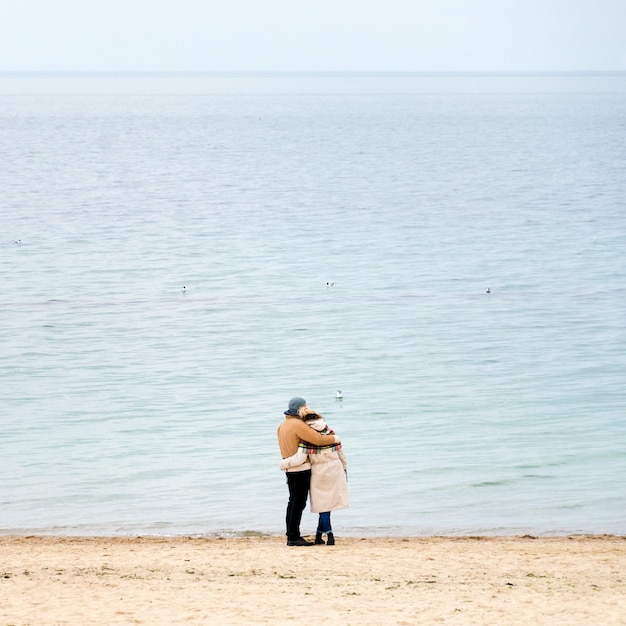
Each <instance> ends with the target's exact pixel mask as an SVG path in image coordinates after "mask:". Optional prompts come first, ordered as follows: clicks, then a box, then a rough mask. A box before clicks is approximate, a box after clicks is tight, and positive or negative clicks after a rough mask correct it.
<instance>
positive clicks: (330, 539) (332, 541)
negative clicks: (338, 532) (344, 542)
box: [326, 533, 335, 546]
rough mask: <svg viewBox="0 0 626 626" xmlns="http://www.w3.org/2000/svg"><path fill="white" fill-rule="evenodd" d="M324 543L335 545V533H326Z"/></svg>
mask: <svg viewBox="0 0 626 626" xmlns="http://www.w3.org/2000/svg"><path fill="white" fill-rule="evenodd" d="M326 545H327V546H334V545H335V535H333V534H332V533H326Z"/></svg>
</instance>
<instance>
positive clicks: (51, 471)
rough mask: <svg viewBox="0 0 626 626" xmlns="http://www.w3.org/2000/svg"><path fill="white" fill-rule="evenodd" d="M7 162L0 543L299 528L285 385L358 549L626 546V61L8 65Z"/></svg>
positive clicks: (2, 172)
mask: <svg viewBox="0 0 626 626" xmlns="http://www.w3.org/2000/svg"><path fill="white" fill-rule="evenodd" d="M0 158H1V163H2V167H1V168H0V476H2V479H1V481H0V534H4V535H7V534H16V533H17V534H35V535H114V536H127V535H132V536H135V535H168V536H172V535H173V536H176V535H185V536H187V535H189V536H244V535H246V536H248V535H252V536H256V535H266V534H267V535H282V534H283V533H284V532H285V528H284V524H285V521H284V520H285V506H286V502H287V486H286V483H285V475H284V474H283V473H282V472H281V471H280V469H279V462H280V453H279V449H278V444H277V438H276V430H277V428H278V426H279V425H280V423H281V422H282V420H283V411H284V410H285V409H286V408H287V404H288V402H289V399H290V398H291V397H293V396H302V397H304V398H305V399H306V400H307V403H308V404H309V406H311V407H313V408H314V409H315V410H317V411H318V412H319V413H321V414H322V415H324V417H325V418H326V421H327V422H328V423H329V425H330V426H331V427H332V428H333V429H334V430H335V432H336V433H337V434H338V435H339V436H340V438H341V441H342V445H343V450H344V452H345V454H346V457H347V460H348V480H349V487H350V494H351V506H350V508H349V509H346V510H342V511H336V512H335V513H333V515H332V520H333V526H334V530H335V533H336V535H337V536H339V537H340V536H363V537H367V536H430V535H445V536H448V535H453V536H454V535H468V534H469V535H485V536H489V535H518V534H530V535H537V536H539V535H542V536H545V535H568V534H587V533H590V534H604V533H607V534H626V486H625V485H626V481H625V477H626V74H624V73H617V74H603V73H595V74H585V73H573V74H366V73H364V74H351V73H334V74H315V73H293V74H245V73H241V74H6V73H5V74H0ZM337 390H341V395H342V397H341V398H337V397H336V396H337ZM315 526H316V515H315V514H313V513H311V512H309V511H308V509H307V510H306V511H305V513H304V516H303V522H302V530H303V533H305V534H310V533H311V532H313V531H314V530H315Z"/></svg>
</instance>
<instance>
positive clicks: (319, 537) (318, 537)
mask: <svg viewBox="0 0 626 626" xmlns="http://www.w3.org/2000/svg"><path fill="white" fill-rule="evenodd" d="M323 543H325V541H324V540H323V539H322V533H321V532H320V531H319V530H318V531H317V532H316V533H315V545H316V546H319V545H321V544H323Z"/></svg>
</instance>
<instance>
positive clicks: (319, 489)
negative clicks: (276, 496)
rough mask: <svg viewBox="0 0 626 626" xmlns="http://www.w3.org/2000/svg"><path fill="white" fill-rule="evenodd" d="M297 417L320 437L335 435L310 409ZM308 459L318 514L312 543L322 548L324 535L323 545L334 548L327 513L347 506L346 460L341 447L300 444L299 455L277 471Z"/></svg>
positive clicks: (312, 508) (283, 461)
mask: <svg viewBox="0 0 626 626" xmlns="http://www.w3.org/2000/svg"><path fill="white" fill-rule="evenodd" d="M298 414H299V416H300V419H302V420H303V421H304V422H305V423H306V424H307V425H309V426H310V427H311V428H313V429H314V430H316V431H317V432H319V433H320V434H323V435H333V434H334V432H333V430H332V429H331V428H330V427H329V426H328V425H327V424H326V422H325V420H324V418H323V417H322V416H321V415H320V414H319V413H316V412H315V411H314V410H313V409H311V408H310V407H308V406H306V405H304V406H303V407H301V408H300V409H299V411H298ZM307 459H308V461H309V462H310V463H311V488H310V497H311V511H312V512H313V513H319V520H318V526H317V532H316V534H315V543H316V544H323V543H324V540H323V539H322V535H323V534H326V543H327V544H328V545H329V546H334V545H335V536H334V534H333V529H332V526H331V523H330V513H331V511H337V510H338V509H346V508H348V507H349V506H350V496H349V493H348V479H347V468H348V464H347V461H346V456H345V454H344V453H343V450H342V449H341V443H334V444H330V445H327V446H316V445H313V444H310V443H308V442H306V441H301V442H300V445H299V446H298V451H297V452H296V453H295V454H294V455H293V456H290V457H287V458H286V459H283V460H282V462H281V464H280V468H281V469H282V470H288V469H289V468H291V467H297V466H298V465H301V464H302V463H304V462H305V461H307Z"/></svg>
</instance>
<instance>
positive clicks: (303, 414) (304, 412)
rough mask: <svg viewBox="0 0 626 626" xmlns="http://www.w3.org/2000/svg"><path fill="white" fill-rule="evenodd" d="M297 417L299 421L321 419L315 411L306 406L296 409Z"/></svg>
mask: <svg viewBox="0 0 626 626" xmlns="http://www.w3.org/2000/svg"><path fill="white" fill-rule="evenodd" d="M298 415H299V416H300V419H301V420H304V421H306V420H307V419H316V418H318V417H322V416H321V415H320V414H319V413H318V412H317V411H314V410H313V409H312V408H311V407H310V406H307V405H306V404H305V405H304V406H302V407H300V408H299V409H298Z"/></svg>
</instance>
